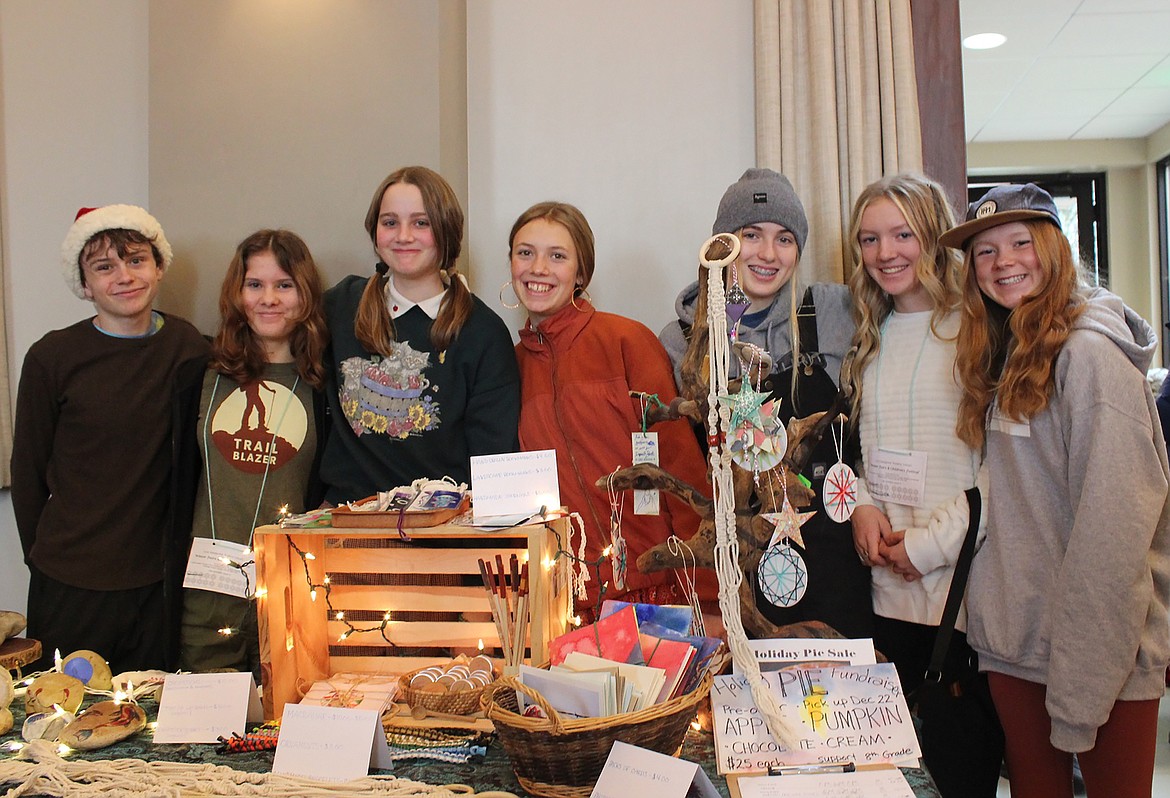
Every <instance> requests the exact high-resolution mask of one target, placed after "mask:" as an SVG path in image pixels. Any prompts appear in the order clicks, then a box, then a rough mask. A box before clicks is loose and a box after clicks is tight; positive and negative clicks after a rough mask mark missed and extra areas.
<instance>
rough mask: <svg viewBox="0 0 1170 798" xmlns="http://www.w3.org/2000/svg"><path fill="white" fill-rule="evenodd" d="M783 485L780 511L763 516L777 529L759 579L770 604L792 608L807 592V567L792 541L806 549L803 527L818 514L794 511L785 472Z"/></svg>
mask: <svg viewBox="0 0 1170 798" xmlns="http://www.w3.org/2000/svg"><path fill="white" fill-rule="evenodd" d="M780 482H781V484H782V485H784V503H783V505H782V506H781V508H780V512H778V513H764V514H763V518H764V519H765V520H766V521H768V522H769V523H770V524H773V525H774V526H775V530H774V531H773V532H772V539H771V541H769V543H768V548H767V549H765V550H764V554H763V555H762V556H761V557H760V563H759V565H758V566H756V576H757V578H758V580H759V581H758V584H759V586H760V592H761V593H763V594H764V597H765V598H767V599H768V601H770V602H772V603H773V604H774V605H776V606H777V607H793V606H796V604H798V603H800V600H801V599H802V598H804V593H805V591H806V590H807V589H808V566H807V565H805V562H804V558H803V557H801V556H800V553H799V552H797V551H796V549H794V548H793V547H792V546H791V545H790V544H789V541H790V540H791V541H792V542H794V543H796V544H797V545H799V546H800V547H801V548H802V549H803V548H804V547H805V546H804V537H803V536H802V535H801V533H800V528H801V527H802V526H803V525H804V523H805V522H806V521H808V519H810V518H812V517H813V516H814V515H816V513H815V512H808V513H798V512H796V510H794V509H793V507H792V503H791V502H789V501H788V483H787V481H786V480H785V478H784V471H783V469H781V471H780Z"/></svg>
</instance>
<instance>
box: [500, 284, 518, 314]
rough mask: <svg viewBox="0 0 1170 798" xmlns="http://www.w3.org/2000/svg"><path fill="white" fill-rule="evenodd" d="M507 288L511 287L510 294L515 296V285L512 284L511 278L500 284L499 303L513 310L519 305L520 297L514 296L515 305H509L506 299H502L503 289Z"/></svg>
mask: <svg viewBox="0 0 1170 798" xmlns="http://www.w3.org/2000/svg"><path fill="white" fill-rule="evenodd" d="M507 288H511V289H512V295H513V296H516V286H514V285H512V281H511V280H508V281H506V282H505V283H504V284H503V285H501V286H500V304H501V305H503V306H504V307H506V308H507V309H508V310H515V309H516V308H518V307H520V297H519V296H516V304H515V305H509V304H508V303H507V302H506V301H504V290H505V289H507Z"/></svg>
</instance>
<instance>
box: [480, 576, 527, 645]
mask: <svg viewBox="0 0 1170 798" xmlns="http://www.w3.org/2000/svg"><path fill="white" fill-rule="evenodd" d="M508 565H509V568H508V571H507V572H505V570H504V559H503V557H502V556H500V555H499V554H497V555H496V567H495V569H494V570H493V569H492V564H491V562H490V561H485V560H482V559H481V560H480V561H479V573H480V576H481V577H482V578H483V585H484V588H486V589H487V593H488V605H489V606H490V607H491V611H492V620H493V621H494V622H495V625H496V633H497V634H499V636H500V648H501V650H502V651H503V654H504V665H505V667H507V666H513V667H515V666H518V665H520V663H522V662H523V661H524V652H525V650H526V647H527V645H526V644H527V638H528V563H527V562H526V563H524V564H523V566H521V565H520V561H519V559H518V558H517V556H516V555H515V554H513V555H512V558H511V560H510V561H509V563H508Z"/></svg>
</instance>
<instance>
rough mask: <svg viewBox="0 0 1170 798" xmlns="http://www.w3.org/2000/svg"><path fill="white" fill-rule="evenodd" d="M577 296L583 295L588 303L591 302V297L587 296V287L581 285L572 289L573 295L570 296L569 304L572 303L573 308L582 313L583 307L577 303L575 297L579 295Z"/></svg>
mask: <svg viewBox="0 0 1170 798" xmlns="http://www.w3.org/2000/svg"><path fill="white" fill-rule="evenodd" d="M579 296H583V297H585V301H586V302H588V303H589V304H590V305H592V304H593V297H591V296H589V289H588V288H585V287H584V286H581V287H580V288H575V289H573V296H572V297H570V299H569V304H570V305H572V306H573V307H574V308H576V309H577V310H578V311H580V312H582V313H584V312H585V308H583V307H581V306H580V305H578V304H577V297H579Z"/></svg>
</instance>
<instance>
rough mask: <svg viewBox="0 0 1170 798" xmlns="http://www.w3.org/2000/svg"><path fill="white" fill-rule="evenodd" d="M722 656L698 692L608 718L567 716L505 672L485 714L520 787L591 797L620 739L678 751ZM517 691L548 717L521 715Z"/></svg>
mask: <svg viewBox="0 0 1170 798" xmlns="http://www.w3.org/2000/svg"><path fill="white" fill-rule="evenodd" d="M724 664H726V657H725V656H722V657H720V659H719V660H718V661H716V662H715V663H713V666H712V667H711V668H708V669H707V671H706V673H705V674H704V675H703V678H702V679H701V680H700V681H699V684H698V685H697V686H696V687H695V689H694V690H692V691H691V692H689V693H687V694H686V695H683V696H679V697H678V698H673V699H671V700H670V701H664V702H663V703H661V704H655V705H653V706H650V707H647V708H646V709H641V710H638V711H637V712H626V713H623V714H621V715H611V716H609V717H606V718H562V717H561V716H560V714H559V713H558V712H557V711H556V710H555V709H553V708H552V707H551V706H549V704H548V702H547V701H545V700H544V697H543V696H541V695H540V694H539V693H538V692H536V691H535V690H533V689H532V688H530V687H527V686H525V685H523V684H521V683H520V681H519V680H518V679H517V678H515V677H513V676H505V677H504V678H502V679H499V680H497V681H495V682H493V683H492V684H490V685H488V686H487V687H486V688H484V694H483V699H482V702H481V703H482V706H483V711H484V714H485V715H486V716H487V717H488V719H489V720H491V721H492V723H494V724H495V727H496V734H498V735H499V737H500V742H502V743H503V744H504V750H505V751H506V752H507V754H508V758H509V759H511V760H512V770H513V771H515V773H516V779H517V780H518V781H519V782H520V786H521V787H523V788H524V789H525V790H527V791H528V792H530V793H532V794H533V795H540V796H545V797H546V798H589V796H590V794H591V793H592V792H593V785H594V784H595V783H596V782H597V779H598V777H599V776H600V775H601V769H602V768H603V767H604V766H605V760H606V759H607V758H608V757H609V749H610V748H612V747H613V744H614V741H615V740H621V741H622V742H625V743H629V744H630V745H637V746H641V747H642V748H648V749H650V750H651V751H658V752H659V753H663V754H671V755H674V754H676V753H678V750H679V749H680V748H681V747H682V744H683V739H684V738H685V737H686V736H687V729H688V728H689V727H690V724H691V721H692V720H694V718H695V714H696V713H697V712H698V710H699V704H701V703H702V702H703V701H704V700H706V698H707V695H708V694H709V693H710V692H711V684H712V682H713V681H714V674H715V673H718V672H719V671H720V670H722V667H723V665H724ZM516 690H519V691H521V692H522V693H524V694H525V695H526V696H528V697H529V698H531V699H532V701H534V702H535V703H537V704H539V705H540V708H541V709H542V710H543V711H544V713H545V715H546V717H543V718H526V717H524V716H523V715H519V714H517V703H516V692H515V691H516Z"/></svg>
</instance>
